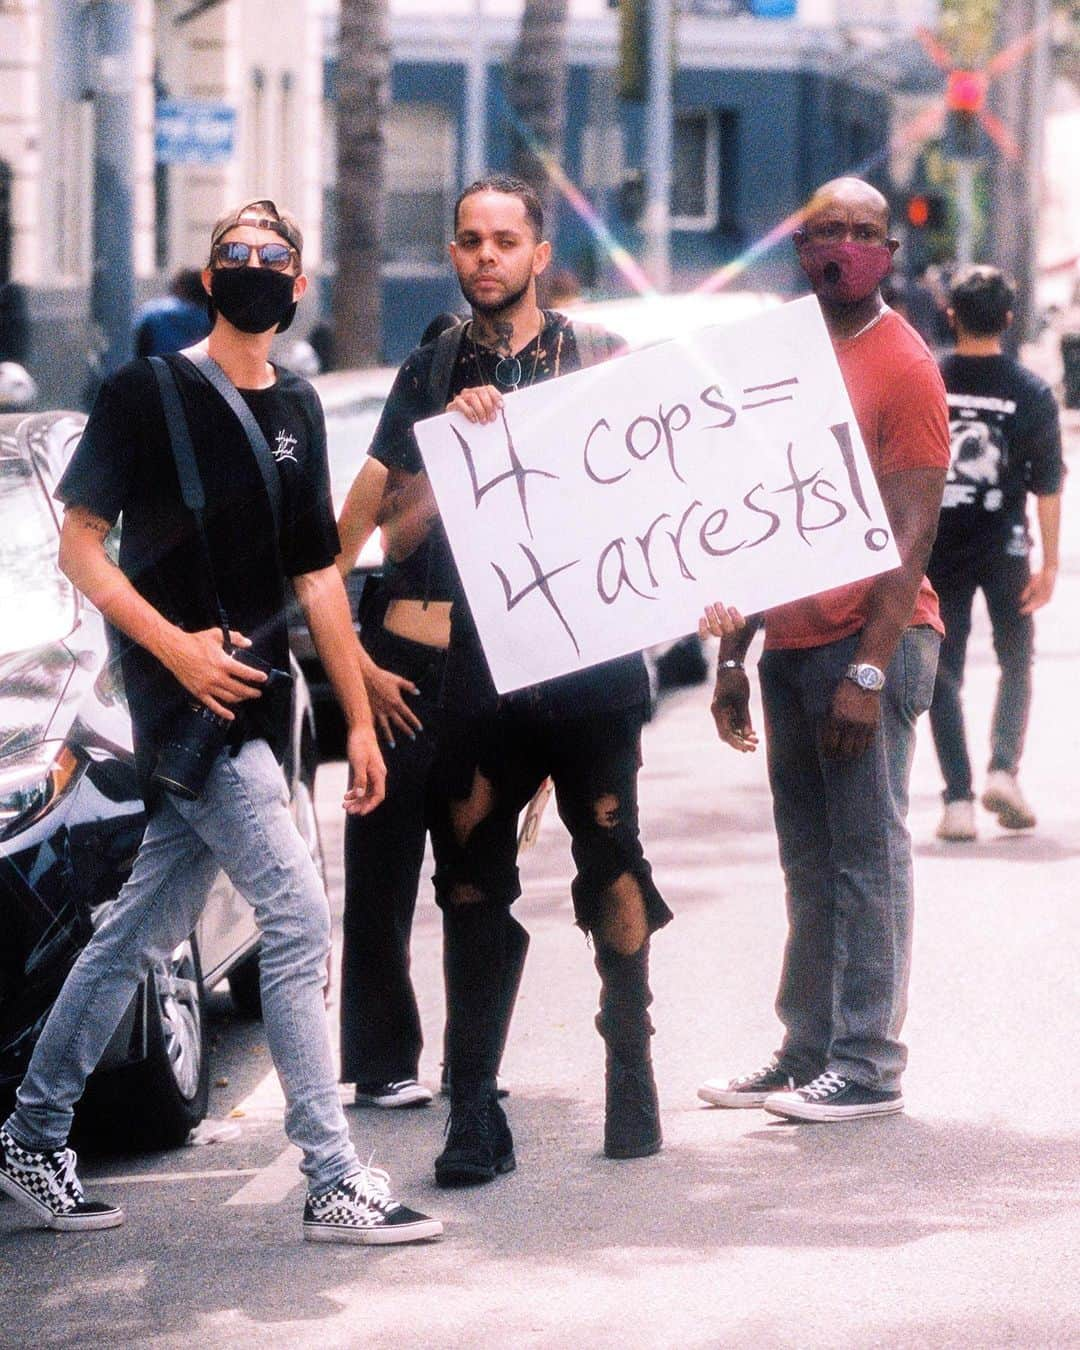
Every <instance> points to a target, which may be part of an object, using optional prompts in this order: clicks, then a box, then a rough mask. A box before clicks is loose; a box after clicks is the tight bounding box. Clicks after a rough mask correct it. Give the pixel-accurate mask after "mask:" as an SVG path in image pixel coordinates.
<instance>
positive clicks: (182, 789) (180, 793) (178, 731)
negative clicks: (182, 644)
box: [151, 647, 292, 802]
mask: <svg viewBox="0 0 1080 1350" xmlns="http://www.w3.org/2000/svg"><path fill="white" fill-rule="evenodd" d="M229 655H230V656H231V657H232V658H233V659H234V660H236V661H239V662H241V663H242V664H243V665H245V666H250V667H251V669H252V670H261V671H262V672H263V673H264V674H265V675H266V677H267V678H266V682H265V684H263V685H261V686H260V690H261V693H262V695H263V696H265V695H266V694H267V693H269V692H270V691H271V690H277V689H283V688H285V687H287V686H288V685H291V684H292V676H291V675H290V674H289V673H288V671H285V670H278V669H276V667H274V666H271V665H270V664H269V663H268V662H266V661H263V660H262V659H261V657H258V656H253V655H252V653H251V652H249V651H247V650H242V649H240V648H239V647H232V648H230V649H229ZM237 716H238V717H240V716H243V710H242V709H241V710H239V711H238V713H237ZM235 725H236V722H235V721H232V722H230V721H229V720H228V719H227V718H225V717H219V716H218V714H217V713H215V712H211V710H210V709H209V708H208V707H207V706H206V704H205V703H200V702H199V701H198V699H191V700H190V701H189V702H188V704H187V705H186V707H185V708H184V709H183V711H182V712H181V713H180V714H179V715H178V717H177V719H176V721H175V722H174V723H173V726H172V728H171V729H170V731H169V734H168V735H167V736H166V737H165V739H164V740H163V741H162V744H161V748H160V749H159V751H158V757H157V762H156V764H155V765H154V772H153V774H152V775H151V778H152V781H153V782H154V783H156V784H157V785H158V786H159V787H162V788H164V789H165V791H166V792H171V793H173V795H174V796H177V797H183V798H184V799H185V800H186V801H189V802H193V801H196V800H197V799H198V798H199V797H200V796H201V795H202V790H203V788H204V787H205V786H206V779H207V777H208V775H209V773H210V766H211V765H212V764H213V762H214V760H215V759H217V757H218V755H219V754H220V753H221V750H222V749H223V747H224V745H225V743H226V741H228V739H229V733H230V731H231V730H232V728H233V727H235Z"/></svg>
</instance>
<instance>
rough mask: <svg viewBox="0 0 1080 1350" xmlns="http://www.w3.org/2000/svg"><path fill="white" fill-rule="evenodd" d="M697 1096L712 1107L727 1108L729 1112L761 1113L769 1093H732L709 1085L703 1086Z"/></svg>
mask: <svg viewBox="0 0 1080 1350" xmlns="http://www.w3.org/2000/svg"><path fill="white" fill-rule="evenodd" d="M697 1095H698V1096H699V1097H700V1098H701V1100H702V1101H703V1102H708V1103H709V1105H710V1106H726V1107H727V1108H728V1110H729V1111H750V1110H757V1111H760V1110H761V1108H762V1107H763V1106H764V1105H765V1098H766V1097H768V1095H769V1094H768V1093H767V1092H732V1091H730V1090H729V1089H728V1088H714V1087H710V1086H709V1085H708V1083H704V1084H702V1086H701V1087H699V1088H698V1090H697Z"/></svg>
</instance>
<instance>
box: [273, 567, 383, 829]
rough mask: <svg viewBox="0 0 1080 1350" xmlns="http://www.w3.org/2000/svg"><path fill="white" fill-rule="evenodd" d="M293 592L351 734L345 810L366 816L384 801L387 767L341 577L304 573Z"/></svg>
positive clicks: (328, 571) (332, 571)
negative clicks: (372, 718) (376, 730)
mask: <svg viewBox="0 0 1080 1350" xmlns="http://www.w3.org/2000/svg"><path fill="white" fill-rule="evenodd" d="M293 587H294V588H295V590H296V598H297V599H298V600H299V602H300V606H301V608H302V609H303V611H304V616H305V618H306V619H307V624H308V628H309V630H310V632H311V636H312V639H313V640H314V642H315V650H316V651H317V652H318V653H319V659H320V660H321V661H322V663H323V668H324V669H325V671H326V673H327V675H328V676H329V678H330V683H331V685H332V686H333V689H334V693H335V695H336V696H337V700H338V702H339V703H340V704H341V708H342V711H343V713H344V714H345V721H346V723H347V724H348V728H349V732H348V742H347V748H348V757H349V767H350V769H351V770H352V781H351V783H350V785H349V790H348V791H347V792H346V794H345V809H346V811H348V812H349V813H350V814H357V815H367V813H368V812H369V811H374V809H375V807H376V806H378V805H379V803H380V802H381V801H382V799H383V797H384V796H385V793H386V767H385V765H384V764H383V760H382V755H381V754H380V753H379V746H378V742H377V741H376V739H375V728H374V725H373V723H372V720H371V709H370V707H369V706H368V698H367V693H366V691H365V689H364V680H363V675H362V672H361V666H362V653H361V649H360V643H359V642H358V641H357V638H356V633H355V632H354V631H353V626H352V616H351V615H350V613H349V601H348V598H347V597H346V595H345V586H344V583H343V582H342V580H341V573H340V572H339V571H338V570H337V568H336V567H324V568H321V569H320V570H319V571H317V572H304V573H302V574H301V575H300V576H297V577H293Z"/></svg>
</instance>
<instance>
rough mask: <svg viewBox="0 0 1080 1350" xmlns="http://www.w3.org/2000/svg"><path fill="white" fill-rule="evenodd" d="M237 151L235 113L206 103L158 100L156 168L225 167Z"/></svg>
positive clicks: (204, 101) (183, 100) (232, 109)
mask: <svg viewBox="0 0 1080 1350" xmlns="http://www.w3.org/2000/svg"><path fill="white" fill-rule="evenodd" d="M235 149H236V109H235V108H233V107H230V105H229V104H227V103H212V102H211V101H210V100H209V99H195V98H163V99H158V101H157V105H156V116H155V123H154V158H155V159H156V160H157V162H158V163H159V164H224V163H226V162H227V161H228V160H230V159H231V158H232V157H233V153H234V151H235Z"/></svg>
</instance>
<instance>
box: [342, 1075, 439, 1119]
mask: <svg viewBox="0 0 1080 1350" xmlns="http://www.w3.org/2000/svg"><path fill="white" fill-rule="evenodd" d="M433 1101H434V1098H433V1097H432V1095H431V1093H430V1092H429V1091H428V1089H427V1088H426V1087H424V1085H423V1084H422V1083H418V1082H417V1081H416V1079H415V1078H402V1079H400V1080H399V1081H398V1082H396V1083H357V1085H356V1095H355V1097H354V1098H353V1103H354V1105H356V1106H380V1107H382V1108H383V1110H384V1111H394V1110H397V1109H399V1108H401V1107H403V1106H430V1105H431V1103H432V1102H433Z"/></svg>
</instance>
